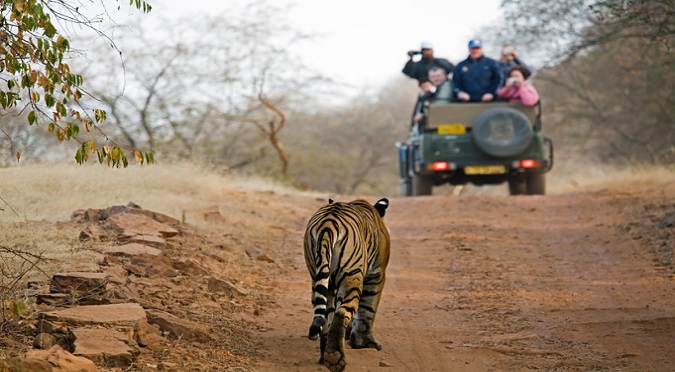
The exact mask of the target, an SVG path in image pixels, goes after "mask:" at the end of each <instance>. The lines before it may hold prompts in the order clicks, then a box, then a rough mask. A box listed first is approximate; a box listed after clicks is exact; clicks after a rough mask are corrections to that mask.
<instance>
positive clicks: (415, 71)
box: [401, 58, 455, 83]
mask: <svg viewBox="0 0 675 372" xmlns="http://www.w3.org/2000/svg"><path fill="white" fill-rule="evenodd" d="M434 66H438V67H440V68H442V69H443V70H445V73H446V74H449V73H451V72H452V69H453V68H454V67H455V65H453V64H452V63H451V62H450V61H448V60H447V59H445V58H434V59H427V58H422V59H420V60H419V61H417V62H413V60H412V59H409V60H408V62H406V64H405V66H403V70H401V72H403V73H404V74H406V75H408V76H409V77H411V78H413V79H417V81H418V82H419V83H421V82H424V81H429V69H431V68H432V67H434Z"/></svg>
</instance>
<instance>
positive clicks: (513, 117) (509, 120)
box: [472, 107, 534, 158]
mask: <svg viewBox="0 0 675 372" xmlns="http://www.w3.org/2000/svg"><path fill="white" fill-rule="evenodd" d="M472 133H473V141H474V143H475V144H476V146H478V148H479V149H481V150H483V152H485V153H486V154H488V155H492V156H496V157H501V158H505V157H509V156H514V155H518V154H520V153H521V152H523V151H525V149H527V147H528V146H530V142H532V137H534V131H533V130H532V123H530V120H529V119H528V118H527V116H525V114H523V113H522V112H520V111H518V110H515V109H512V108H508V107H495V108H491V109H489V110H487V111H485V112H483V113H482V114H480V115H479V116H478V118H476V121H475V122H474V123H473V129H472Z"/></svg>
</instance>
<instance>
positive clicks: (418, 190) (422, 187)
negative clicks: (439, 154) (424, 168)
mask: <svg viewBox="0 0 675 372" xmlns="http://www.w3.org/2000/svg"><path fill="white" fill-rule="evenodd" d="M433 185H434V181H433V179H432V178H431V177H428V176H422V175H419V174H415V175H413V178H412V194H413V195H414V196H421V195H431V188H432V187H433Z"/></svg>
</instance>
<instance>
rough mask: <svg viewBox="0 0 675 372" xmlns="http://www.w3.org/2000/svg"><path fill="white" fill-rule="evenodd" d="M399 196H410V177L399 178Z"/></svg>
mask: <svg viewBox="0 0 675 372" xmlns="http://www.w3.org/2000/svg"><path fill="white" fill-rule="evenodd" d="M401 195H403V196H412V178H410V176H406V177H405V178H401Z"/></svg>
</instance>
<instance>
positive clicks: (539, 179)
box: [527, 173, 546, 195]
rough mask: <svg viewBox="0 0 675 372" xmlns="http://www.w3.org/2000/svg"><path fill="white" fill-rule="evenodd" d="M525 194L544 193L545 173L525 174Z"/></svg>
mask: <svg viewBox="0 0 675 372" xmlns="http://www.w3.org/2000/svg"><path fill="white" fill-rule="evenodd" d="M527 194H528V195H544V194H546V174H545V173H533V174H530V175H528V176H527Z"/></svg>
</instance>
